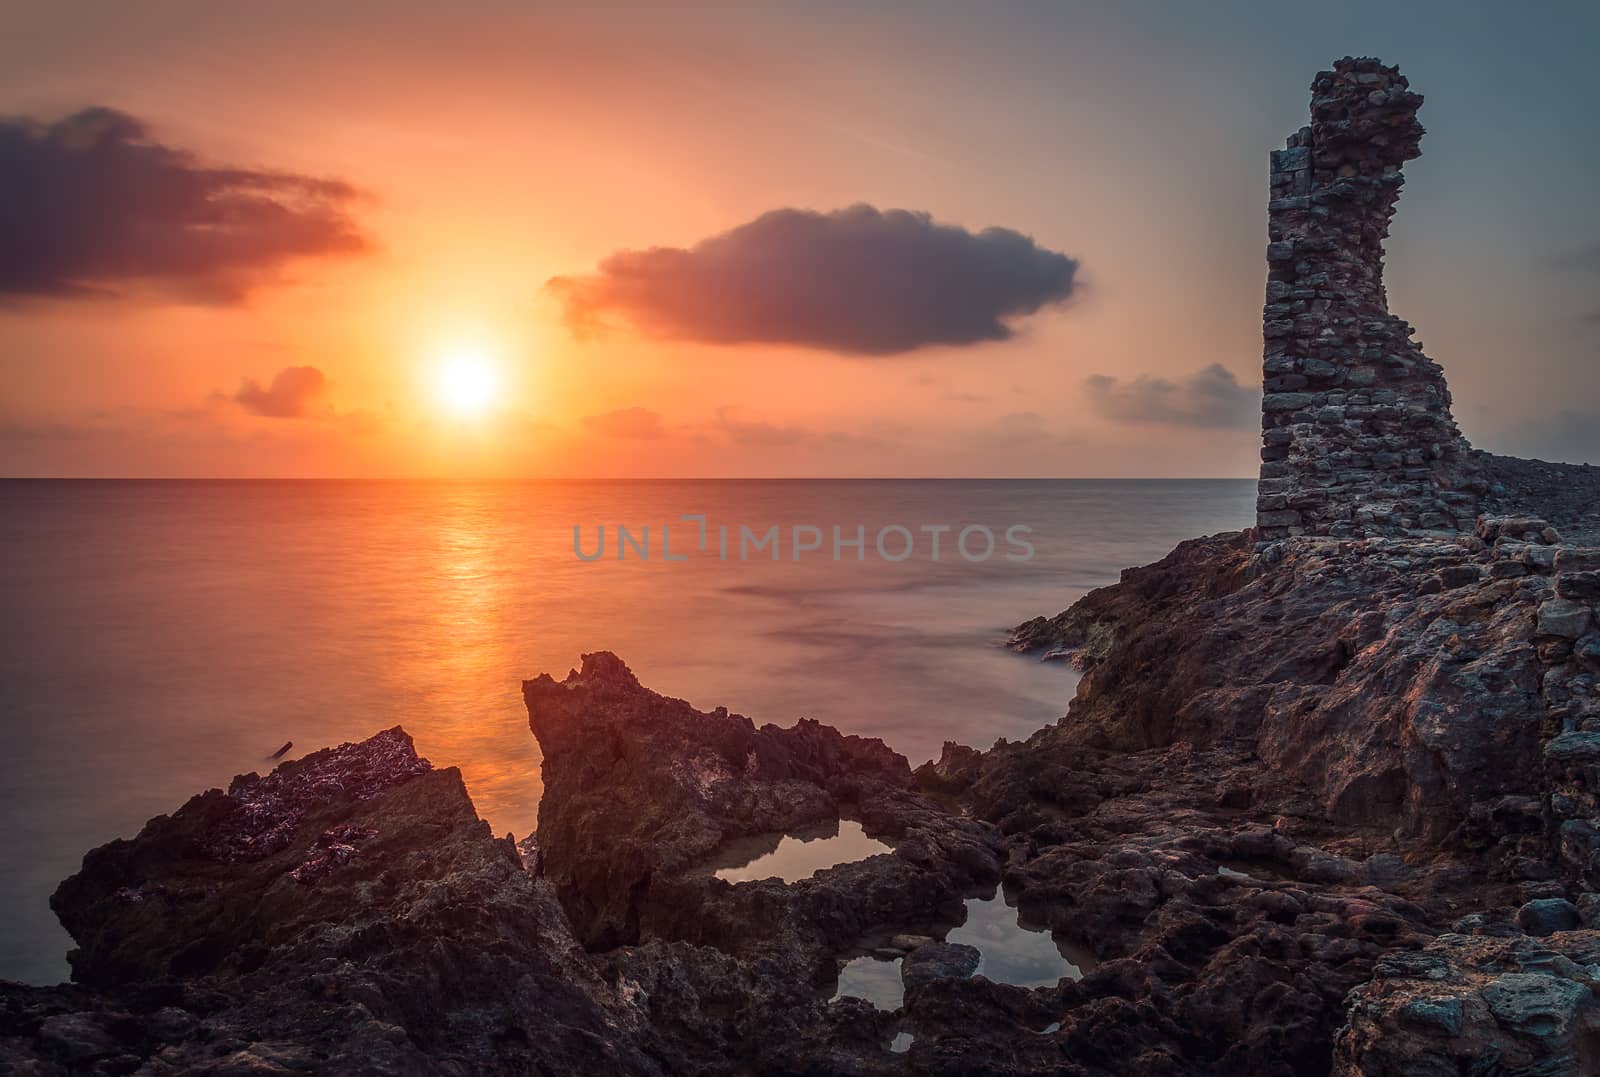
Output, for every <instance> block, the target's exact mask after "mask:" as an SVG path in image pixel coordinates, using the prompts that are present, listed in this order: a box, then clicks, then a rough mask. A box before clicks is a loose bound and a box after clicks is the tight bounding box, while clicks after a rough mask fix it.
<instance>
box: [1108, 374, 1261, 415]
mask: <svg viewBox="0 0 1600 1077" xmlns="http://www.w3.org/2000/svg"><path fill="white" fill-rule="evenodd" d="M1084 393H1085V395H1086V397H1087V398H1088V402H1089V407H1090V408H1091V409H1092V410H1093V411H1094V412H1095V413H1096V414H1097V415H1099V416H1101V417H1102V418H1106V419H1110V420H1112V421H1113V422H1119V423H1155V424H1163V425H1168V426H1200V427H1236V426H1237V427H1250V426H1254V425H1255V423H1256V421H1257V418H1258V416H1259V414H1260V411H1261V395H1260V393H1259V392H1258V391H1257V390H1256V389H1255V388H1254V387H1247V386H1243V385H1240V384H1239V381H1238V379H1237V378H1235V377H1234V376H1233V373H1232V372H1231V371H1230V370H1228V369H1227V368H1226V367H1224V366H1223V365H1222V364H1221V363H1212V364H1211V365H1210V366H1207V367H1204V368H1202V369H1200V370H1198V371H1196V372H1195V373H1193V374H1191V375H1189V376H1188V377H1186V378H1183V379H1182V380H1181V381H1169V380H1167V379H1166V378H1152V377H1149V376H1148V375H1140V376H1139V377H1137V378H1134V379H1132V380H1130V381H1124V380H1123V379H1121V378H1113V377H1110V376H1108V375H1105V374H1094V375H1091V376H1090V377H1089V378H1088V379H1086V380H1085V381H1084Z"/></svg>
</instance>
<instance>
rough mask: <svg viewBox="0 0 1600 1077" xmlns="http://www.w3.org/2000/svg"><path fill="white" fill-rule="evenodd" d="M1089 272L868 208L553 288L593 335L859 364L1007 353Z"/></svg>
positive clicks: (610, 264) (617, 265) (798, 217)
mask: <svg viewBox="0 0 1600 1077" xmlns="http://www.w3.org/2000/svg"><path fill="white" fill-rule="evenodd" d="M1077 270H1078V263H1077V262H1076V261H1075V260H1073V259H1071V258H1069V257H1067V256H1066V255H1064V254H1060V253H1058V252H1056V251H1051V250H1046V249H1045V248H1042V247H1040V246H1038V245H1037V244H1036V243H1035V242H1034V241H1033V240H1032V239H1031V238H1029V237H1028V236H1025V235H1022V234H1021V233H1019V232H1013V231H1011V230H1009V229H1006V228H987V229H985V230H983V231H982V232H969V231H967V230H966V229H964V228H959V227H956V226H953V225H944V224H937V223H935V222H934V221H933V219H932V218H931V217H930V216H929V215H928V214H926V213H915V212H910V211H907V210H878V209H875V208H874V207H872V206H869V205H855V206H851V207H849V208H848V209H841V210H835V211H833V212H831V213H818V212H814V211H811V210H801V209H777V210H773V211H771V212H769V213H765V214H762V215H761V216H760V217H757V218H756V219H755V220H753V221H750V222H748V223H746V224H742V225H740V226H738V227H737V228H734V229H732V230H730V231H727V232H723V233H721V234H719V235H715V236H711V237H709V238H707V239H703V240H701V241H700V242H699V243H697V244H695V245H694V246H693V247H690V248H687V249H685V248H681V247H654V248H651V249H649V250H642V251H634V250H625V251H618V252H617V253H615V254H613V255H611V256H610V257H608V258H606V259H605V260H604V261H602V262H601V263H600V265H599V268H598V269H597V271H596V272H594V273H592V274H587V275H582V276H568V277H553V278H551V279H550V281H549V282H548V283H547V284H546V288H547V289H548V290H549V291H550V292H551V293H552V294H554V295H555V296H556V297H557V298H558V299H559V300H560V301H561V303H562V305H563V307H564V310H565V314H566V317H567V321H568V324H569V325H570V326H571V327H572V328H573V329H574V331H576V332H580V333H581V332H583V331H585V330H587V329H589V328H591V327H593V326H595V325H597V324H599V323H602V322H603V321H604V320H605V318H606V316H607V315H617V316H620V317H621V318H623V319H625V320H626V321H628V322H630V323H632V324H633V325H634V326H635V327H636V328H638V329H639V330H640V331H642V332H644V333H646V334H648V335H651V336H656V337H665V338H676V339H683V340H694V341H701V342H705V343H712V344H758V343H759V344H787V345H798V346H801V347H807V348H817V349H822V350H826V351H833V352H840V353H844V354H849V355H869V356H882V355H895V354H898V353H902V352H908V351H912V350H915V349H917V348H924V347H931V346H937V345H945V346H961V345H970V344H978V343H982V342H984V341H994V340H1005V339H1007V338H1009V337H1010V336H1011V335H1012V334H1013V332H1014V330H1013V328H1012V322H1014V321H1015V320H1016V319H1018V318H1022V317H1026V316H1027V315H1030V314H1033V313H1035V312H1037V311H1038V310H1040V309H1041V308H1043V307H1045V306H1048V305H1051V304H1055V303H1060V302H1062V301H1064V300H1066V299H1067V298H1068V297H1070V296H1071V295H1072V292H1073V289H1074V287H1075V283H1074V279H1075V275H1076V273H1077Z"/></svg>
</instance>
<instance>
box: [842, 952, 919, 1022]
mask: <svg viewBox="0 0 1600 1077" xmlns="http://www.w3.org/2000/svg"><path fill="white" fill-rule="evenodd" d="M846 996H849V997H851V998H864V999H866V1000H867V1001H868V1002H870V1003H872V1004H873V1005H874V1006H876V1007H878V1009H880V1010H898V1009H899V1008H900V1003H901V1002H903V1001H905V997H906V991H905V986H904V985H903V984H902V983H901V982H900V959H899V958H895V959H894V960H892V961H885V960H884V959H883V958H881V957H873V956H871V955H870V954H868V955H865V956H863V957H853V958H851V959H850V960H849V961H848V962H846V963H845V966H844V968H842V969H840V970H839V987H838V989H837V990H835V991H834V993H833V999H832V1000H830V1001H836V1000H838V999H841V998H844V997H846Z"/></svg>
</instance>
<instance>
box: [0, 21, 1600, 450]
mask: <svg viewBox="0 0 1600 1077" xmlns="http://www.w3.org/2000/svg"><path fill="white" fill-rule="evenodd" d="M462 7H463V8H464V9H468V10H459V11H456V10H449V9H448V8H446V7H445V6H443V5H438V4H426V5H424V4H411V3H405V2H394V0H391V2H385V3H370V4H369V3H345V4H316V5H313V4H294V3H287V4H283V3H280V4H273V5H249V6H246V5H231V4H228V5H218V4H209V3H184V4H180V3H160V2H157V3H150V4H111V3H107V4H96V5H88V4H75V3H53V4H42V3H40V4H28V5H23V4H8V5H7V7H6V12H5V14H4V16H3V21H0V115H3V116H4V117H5V118H4V121H3V123H0V364H3V365H0V377H3V386H4V389H3V394H0V453H3V456H0V473H4V474H7V475H40V476H166V475H176V476H374V477H387V476H495V477H499V476H527V477H541V476H551V477H594V476H619V477H624V476H673V475H681V476H802V475H820V476H835V475H837V476H873V475H881V476H980V475H1006V476H1155V475H1174V476H1247V475H1253V474H1254V471H1255V466H1256V464H1255V461H1256V455H1257V443H1258V435H1257V432H1256V431H1257V425H1258V424H1257V418H1256V396H1257V393H1258V387H1259V378H1260V308H1261V303H1262V287H1263V282H1264V279H1265V262H1264V257H1263V248H1264V244H1265V241H1266V236H1265V221H1266V164H1267V153H1268V151H1269V150H1271V149H1273V148H1275V147H1278V146H1281V145H1282V141H1283V139H1284V137H1285V136H1286V135H1288V134H1289V133H1290V132H1292V131H1294V130H1295V129H1296V128H1297V127H1299V126H1300V125H1301V124H1302V123H1303V122H1305V116H1306V107H1307V99H1308V91H1307V87H1308V85H1309V83H1310V81H1311V78H1312V76H1313V74H1314V73H1315V72H1316V71H1318V70H1319V69H1321V68H1323V67H1326V66H1327V65H1328V64H1329V63H1330V62H1331V61H1333V60H1334V59H1336V58H1338V57H1341V56H1343V55H1346V54H1355V55H1374V56H1378V57H1380V58H1382V59H1383V60H1384V61H1385V62H1388V63H1396V64H1399V65H1400V67H1401V69H1402V70H1403V71H1404V72H1406V74H1407V75H1408V76H1409V77H1410V79H1411V82H1412V85H1413V88H1414V89H1416V90H1418V91H1419V92H1421V93H1422V94H1424V95H1425V97H1426V98H1427V103H1426V104H1425V105H1424V106H1423V110H1422V113H1421V119H1422V121H1423V123H1424V124H1425V125H1426V127H1427V128H1428V132H1429V133H1428V135H1427V136H1426V137H1425V138H1424V140H1423V156H1422V158H1421V159H1420V160H1418V161H1415V162H1413V163H1411V164H1410V165H1408V166H1407V176H1408V180H1407V184H1406V187H1405V193H1404V196H1403V197H1402V200H1401V204H1400V209H1399V214H1398V218H1397V224H1396V228H1395V232H1394V236H1393V238H1392V239H1391V242H1390V247H1389V250H1390V257H1389V273H1388V280H1389V294H1390V305H1391V307H1392V308H1393V309H1394V311H1395V312H1396V313H1398V314H1399V315H1400V316H1402V317H1404V318H1406V319H1407V320H1408V321H1410V322H1411V323H1412V324H1413V325H1415V326H1416V327H1417V329H1418V338H1419V339H1420V340H1421V341H1422V342H1423V344H1424V346H1425V348H1426V349H1427V351H1428V353H1429V354H1430V355H1431V356H1432V357H1433V358H1435V359H1437V360H1438V361H1440V362H1441V363H1442V364H1443V365H1444V367H1445V370H1446V372H1447V374H1448V376H1449V378H1450V382H1451V387H1452V390H1453V392H1454V394H1455V400H1456V415H1457V418H1458V420H1459V421H1460V423H1461V426H1462V428H1463V430H1464V432H1465V433H1466V434H1467V436H1468V437H1469V438H1470V439H1471V440H1472V441H1473V443H1474V444H1476V445H1478V446H1480V447H1483V448H1488V449H1492V450H1495V451H1501V452H1512V453H1517V454H1521V455H1537V456H1543V457H1545V458H1560V459H1569V460H1589V461H1593V462H1600V377H1597V373H1600V370H1597V361H1596V345H1597V343H1600V296H1597V295H1596V285H1597V284H1600V204H1597V202H1596V199H1595V197H1594V177H1595V176H1596V175H1597V174H1600V133H1597V131H1600V128H1597V125H1596V124H1595V123H1594V121H1593V112H1594V110H1595V108H1596V105H1597V104H1600V102H1597V101H1596V97H1597V94H1596V91H1595V89H1594V83H1593V74H1592V70H1593V50H1594V46H1595V43H1596V41H1600V7H1596V6H1595V5H1593V4H1587V3H1584V4H1579V3H1574V4H1570V5H1564V6H1563V5H1534V6H1532V7H1528V6H1513V5H1505V4H1470V5H1457V4H1449V5H1445V4H1440V5H1428V6H1423V5H1406V6H1404V7H1403V8H1402V9H1399V10H1396V9H1395V8H1394V7H1393V6H1392V5H1387V4H1367V3H1349V4H1339V5H1316V6H1309V5H1291V4H1276V5H1267V4H1248V5H1247V4H1208V5H1178V4H1172V5H1163V4H1138V3H1134V4H1123V5H1117V6H1116V9H1115V11H1114V13H1112V12H1108V11H1104V10H1102V11H1099V12H1091V11H1088V10H1080V9H1077V8H1075V7H1074V6H1072V5H1067V4H1038V5H1015V4H1013V5H1002V6H1000V7H998V8H991V7H989V6H987V5H981V6H980V5H936V4H926V3H917V4H910V3H908V4H904V5H895V4H867V5H860V4H752V5H738V6H735V5H731V4H730V5H724V6H716V7H713V6H694V7H689V8H682V9H679V8H676V7H668V6H665V5H663V6H660V7H659V8H657V9H655V10H652V9H651V8H648V7H638V8H629V7H623V6H620V5H616V4H599V5H593V6H591V7H588V8H587V9H585V10H567V9H565V8H563V7H558V6H554V5H541V4H535V3H526V2H523V3H505V4H486V3H477V4H470V5H462ZM991 229H1000V230H1003V231H990V230H991Z"/></svg>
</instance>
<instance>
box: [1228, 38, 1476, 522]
mask: <svg viewBox="0 0 1600 1077" xmlns="http://www.w3.org/2000/svg"><path fill="white" fill-rule="evenodd" d="M1311 95H1312V96H1311V124H1310V126H1307V127H1303V128H1301V129H1300V130H1299V131H1297V132H1296V133H1295V134H1293V135H1291V136H1290V138H1289V141H1288V145H1287V146H1286V147H1285V148H1284V149H1281V150H1277V151H1275V152H1274V153H1273V154H1272V179H1271V201H1270V202H1269V203H1268V220H1267V230H1268V240H1269V242H1268V244H1267V267H1268V273H1267V302H1266V307H1265V309H1264V312H1263V336H1264V338H1265V349H1264V362H1263V387H1264V395H1263V397H1262V423H1261V425H1262V449H1261V460H1262V464H1261V481H1260V484H1259V488H1258V490H1257V500H1256V531H1257V537H1258V539H1259V540H1260V541H1262V542H1271V541H1274V540H1277V539H1282V538H1287V537H1289V536H1291V535H1332V536H1337V537H1364V536H1374V535H1395V534H1407V533H1410V532H1414V531H1426V530H1461V529H1464V528H1466V527H1470V525H1471V522H1472V520H1473V519H1474V518H1475V517H1476V516H1477V514H1478V495H1480V494H1482V493H1484V492H1485V491H1486V490H1487V488H1488V484H1487V482H1486V480H1485V479H1484V478H1483V476H1482V474H1481V472H1480V469H1479V468H1477V467H1474V466H1473V461H1472V459H1471V456H1470V454H1469V452H1468V448H1469V447H1468V445H1467V443H1466V441H1465V439H1464V438H1462V436H1461V434H1460V432H1459V431H1458V430H1457V429H1456V425H1455V421H1454V420H1453V419H1452V418H1451V415H1450V391H1449V389H1447V388H1446V386H1445V382H1444V374H1443V372H1442V371H1441V370H1440V368H1439V366H1438V364H1436V363H1434V362H1433V361H1432V360H1430V359H1429V358H1428V357H1427V356H1426V355H1424V354H1423V352H1422V346H1421V345H1420V344H1418V343H1416V342H1414V341H1413V340H1412V339H1411V335H1412V330H1411V327H1410V326H1409V325H1407V324H1406V323H1405V322H1403V321H1401V320H1400V319H1399V318H1397V317H1395V316H1394V315H1392V314H1390V313H1389V306H1388V298H1387V295H1386V294H1385V291H1384V286H1383V240H1384V238H1385V237H1386V236H1387V235H1388V234H1389V221H1390V219H1391V217H1393V215H1394V209H1395V203H1396V202H1397V201H1398V200H1399V197H1400V186H1401V184H1402V183H1404V182H1405V178H1404V176H1403V175H1402V174H1401V166H1403V165H1404V164H1405V162H1406V161H1408V160H1410V159H1411V158H1413V157H1416V156H1418V155H1419V154H1420V152H1421V150H1420V149H1419V148H1418V143H1419V142H1420V140H1421V138H1422V133H1423V131H1422V125H1421V124H1420V123H1418V122H1417V118H1416V116H1417V109H1418V108H1419V107H1420V106H1421V105H1422V96H1421V95H1420V94H1416V93H1413V92H1412V91H1411V88H1410V83H1408V82H1407V81H1406V78H1405V76H1404V75H1402V74H1400V72H1399V70H1398V69H1397V68H1393V67H1385V66H1384V65H1382V64H1381V63H1379V62H1378V61H1376V60H1370V59H1360V60H1358V59H1351V58H1346V59H1344V60H1340V61H1339V62H1338V63H1336V64H1334V65H1333V69H1332V70H1331V71H1323V72H1320V73H1318V75H1317V77H1316V79H1315V80H1314V81H1313V82H1312V84H1311Z"/></svg>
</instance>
